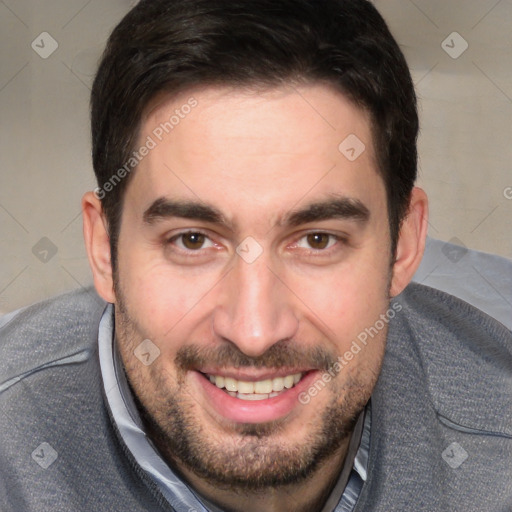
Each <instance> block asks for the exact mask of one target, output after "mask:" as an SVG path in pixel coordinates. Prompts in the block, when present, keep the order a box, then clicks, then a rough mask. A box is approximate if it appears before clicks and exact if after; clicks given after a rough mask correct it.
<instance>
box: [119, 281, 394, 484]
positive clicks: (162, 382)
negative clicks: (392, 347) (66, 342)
mask: <svg viewBox="0 0 512 512" xmlns="http://www.w3.org/2000/svg"><path fill="white" fill-rule="evenodd" d="M116 298H117V307H116V338H117V343H118V349H119V350H120V353H121V358H122V361H123V364H124V368H125V372H126V376H127V379H128V382H129V385H130V388H131V389H132V392H133V397H134V401H135V403H136V405H137V408H138V410H139V413H140V416H141V418H142V420H143V422H144V424H145V427H146V430H147V433H148V435H149V437H150V439H151V440H152V441H153V443H154V445H155V446H156V447H157V449H158V450H159V452H160V453H161V455H162V456H163V458H164V460H166V462H167V463H168V464H169V465H170V466H171V467H172V468H173V469H174V470H175V471H177V472H178V473H180V468H181V467H183V468H186V469H188V470H189V471H191V472H192V473H194V474H195V475H197V476H198V477H199V478H201V479H203V480H205V481H206V482H208V483H209V484H211V485H213V486H215V487H217V488H220V489H225V490H229V491H233V492H240V491H264V490H265V489H268V488H270V487H272V488H276V487H284V486H288V485H292V484H299V483H301V482H304V481H305V480H307V478H308V477H310V476H311V475H312V474H313V473H314V472H315V471H316V470H317V469H318V468H319V466H321V464H322V462H324V461H325V460H326V459H328V458H329V457H332V456H333V454H335V453H336V452H338V450H339V449H340V447H341V446H342V444H343V443H344V441H345V440H346V439H347V437H348V436H349V435H350V434H351V432H352V430H353V428H354V425H355V423H356V421H357V419H358V417H359V415H360V413H361V411H362V410H363V409H364V407H365V405H366V404H367V402H368V400H369V398H370V395H371V392H372V390H373V387H374V385H375V383H376V380H377V377H378V373H379V370H380V365H379V368H375V369H372V370H371V371H368V369H365V371H359V372H357V373H356V372H351V373H350V374H349V376H348V377H347V376H345V375H344V374H343V372H344V371H346V370H342V372H341V376H342V377H343V378H345V380H344V382H343V383H339V385H338V386H336V385H335V384H336V381H337V379H333V381H332V382H331V384H332V387H331V388H328V387H326V388H325V389H323V390H322V391H321V393H330V396H331V398H330V401H329V404H328V405H327V406H326V407H325V408H324V410H323V412H322V413H321V414H319V415H317V416H314V419H313V420H311V421H310V424H309V425H308V426H307V429H306V430H307V431H308V434H307V436H306V437H305V438H304V439H302V440H300V442H297V443H295V444H289V443H286V432H285V430H286V427H287V424H286V420H281V421H280V420H276V421H273V422H267V423H261V424H238V425H233V426H232V428H231V432H230V433H228V434H226V435H222V434H223V433H222V432H221V431H220V430H219V429H215V432H214V429H213V428H210V429H209V428H208V426H207V425H203V424H201V423H200V422H199V421H198V415H197V413H196V412H195V411H194V408H197V407H198V404H197V403H196V401H195V400H194V397H192V396H191V394H190V392H188V390H187V387H186V383H184V382H183V380H182V379H178V380H180V382H178V380H177V379H176V378H174V377H173V376H171V375H170V374H168V373H167V372H165V370H163V369H162V366H161V365H160V364H158V361H157V362H155V363H153V364H152V365H151V366H149V367H144V368H142V367H141V365H140V362H139V361H138V360H137V359H136V358H135V357H134V356H133V349H134V348H135V346H136V345H137V341H136V340H139V341H140V340H141V339H144V338H145V336H143V335H142V333H141V331H140V329H139V328H138V324H137V322H136V321H135V319H134V317H133V316H131V315H130V314H129V312H128V310H127V308H126V304H125V302H124V300H123V298H122V294H120V293H119V290H118V291H116ZM383 334H384V335H385V333H383ZM240 357H244V356H240ZM326 364H327V363H326ZM178 374H179V372H178ZM180 384H181V385H180ZM314 403H315V399H314V398H313V399H312V400H311V405H309V404H308V405H300V406H299V407H310V406H313V407H314Z"/></svg>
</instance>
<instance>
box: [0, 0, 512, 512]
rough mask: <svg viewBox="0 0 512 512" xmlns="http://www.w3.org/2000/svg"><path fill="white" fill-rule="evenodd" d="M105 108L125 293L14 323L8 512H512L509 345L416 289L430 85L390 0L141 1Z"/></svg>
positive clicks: (116, 271)
mask: <svg viewBox="0 0 512 512" xmlns="http://www.w3.org/2000/svg"><path fill="white" fill-rule="evenodd" d="M91 108H92V135H93V164H94V170H95V173H96V176H97V180H98V188H97V189H96V190H95V192H94V193H92V192H90V193H87V194H85V196H84V198H83V202H82V207H83V214H84V236H85V243H86V247H87V252H88V256H89V261H90V265H91V269H92V272H93V277H94V284H95V288H96V291H97V293H98V294H99V296H100V297H101V299H103V300H100V299H99V298H98V297H96V296H92V295H90V294H88V293H86V292H77V293H73V294H71V295H67V296H64V297H61V298H57V299H52V300H50V301H48V302H46V303H42V304H38V305H35V306H32V307H30V308H27V309H25V310H23V311H21V312H19V313H18V314H17V315H15V316H14V318H12V319H11V320H10V321H9V322H8V323H7V324H6V325H4V327H3V329H2V331H1V344H0V349H1V350H2V353H1V356H2V357H1V360H2V379H1V382H2V383H1V384H0V391H1V395H0V400H1V403H2V410H3V417H2V433H3V436H4V440H3V441H4V442H3V443H2V448H1V460H2V473H3V474H2V487H1V491H0V504H1V509H2V510H5V511H21V510H23V511H30V512H31V511H46V510H63V511H64V510H66V511H68V510H69V511H71V510H73V511H91V510H94V511H96V510H109V511H110V510H112V511H113V510H123V511H125V510H129V511H164V510H176V511H178V512H185V511H189V512H191V511H199V510H201V511H205V510H207V511H237V512H238V511H244V512H252V511H258V512H259V511H265V512H266V511H268V512H271V511H279V512H286V511H294V512H296V511H304V512H306V511H308V512H309V511H321V512H333V511H336V512H342V511H343V512H345V511H389V510H400V511H405V510H407V511H409V510H414V511H441V510H442V511H444V510H446V511H454V510H461V511H462V510H464V511H484V510H485V511H496V512H498V511H504V510H511V509H512V478H511V477H512V470H511V468H512V401H511V396H512V394H511V393H512V337H511V334H510V332H509V331H508V330H507V329H506V328H505V327H503V326H502V325H501V324H499V323H498V322H496V321H494V320H492V319H491V318H490V317H488V316H486V315H485V314H483V313H481V312H480V311H478V310H476V309H474V308H472V307H471V306H469V305H468V304H466V303H464V302H462V301H460V300H458V299H455V298H454V297H451V296H449V295H446V294H444V293H442V292H440V291H435V290H433V289H430V288H426V287H422V286H419V285H411V286H409V287H408V284H409V282H410V281H411V279H412V276H413V274H414V272H415V270H416V269H417V267H418V265H419V263H420V260H421V257H422V254H423V249H424V244H425V237H426V224H427V199H426V196H425V194H424V192H423V191H422V190H420V189H419V188H415V187H414V182H415V178H416V137H417V131H418V121H417V113H416V102H415V94H414V89H413V86H412V81H411V78H410V75H409V72H408V69H407V66H406V63H405V60H404V58H403V56H402V54H401V52H400V50H399V48H398V46H397V44H396V43H395V41H394V40H393V38H392V36H391V35H390V33H389V32H388V30H387V27H386V25H385V23H384V21H383V20H382V18H381V17H380V15H379V14H378V13H377V12H376V10H375V9H374V7H373V6H372V5H371V4H370V3H369V2H367V1H364V0H326V1H323V2H318V1H314V0H294V1H289V0H278V1H276V0H273V1H268V0H251V1H240V2H236V1H234V2H233V1H228V0H183V1H181V2H177V1H169V0H152V1H143V2H140V3H139V4H138V5H137V6H136V7H135V8H134V9H133V10H132V11H131V12H130V13H128V15H127V16H126V17H125V18H124V19H123V20H122V21H121V23H120V24H119V25H118V26H117V27H116V29H115V30H114V32H113V33H112V35H111V37H110V39H109V42H108V45H107V48H106V51H105V54H104V56H103V59H102V61H101V63H100V66H99V71H98V74H97V76H96V80H95V83H94V87H93V91H92V101H91ZM106 304H108V305H107V306H106Z"/></svg>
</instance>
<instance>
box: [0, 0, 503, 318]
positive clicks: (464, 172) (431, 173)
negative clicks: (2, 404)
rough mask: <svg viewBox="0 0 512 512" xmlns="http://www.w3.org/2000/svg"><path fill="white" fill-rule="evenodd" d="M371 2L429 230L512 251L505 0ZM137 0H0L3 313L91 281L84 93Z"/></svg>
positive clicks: (0, 297)
mask: <svg viewBox="0 0 512 512" xmlns="http://www.w3.org/2000/svg"><path fill="white" fill-rule="evenodd" d="M374 3H375V4H376V6H377V7H378V8H379V9H380V11H381V12H382V14H383V15H384V17H385V18H386V20H387V21H388V23H389V25H390V27H391V29H392V32H393V33H394V34H395V36H396V38H397V39H398V41H399V43H400V44H401V46H402V47H403V50H404V52H405V54H406V56H407V59H408V61H409V64H410V66H411V68H412V72H413V76H414V79H415V82H416V84H417V90H418V94H419V97H420V102H421V104H420V106H421V119H422V134H421V139H420V153H421V179H420V184H421V185H422V186H423V187H424V188H425V189H426V190H427V192H428V194H429V196H430V200H431V222H430V235H431V236H433V237H435V238H439V239H442V240H445V241H448V240H452V241H455V242H456V243H459V244H464V245H466V246H468V247H471V248H475V249H479V250H482V251H486V252H492V253H496V254H500V255H502V256H505V257H508V258H512V236H511V226H512V222H511V221H512V39H511V35H510V34H511V32H510V31H511V27H512V0H501V1H498V0H414V1H413V0H375V2H374ZM132 4H133V2H128V1H122V0H109V1H100V0H89V1H88V0H65V1H64V0H45V1H36V0H0V112H1V125H0V164H1V167H0V254H1V265H0V313H1V312H7V311H11V310H13V309H16V308H18V307H21V306H23V305H26V304H28V303H31V302H34V301H36V300H39V299H42V298H45V297H48V296H51V295H53V294H56V293H59V292H63V291H66V290H69V289H73V288H76V287H78V286H84V285H88V284H90V283H91V278H90V272H89V268H88V265H87V260H86V257H85V251H84V247H83V242H82V233H81V214H80V198H81V195H82V193H83V192H84V191H85V190H87V189H92V188H93V187H94V180H93V173H92V168H91V162H90V146H89V131H88V130H89V127H88V98H89V92H90V85H91V82H92V77H93V73H94V69H95V65H96V62H97V59H98V57H99V55H100V52H101V50H102V47H103V44H104V42H105V40H106V38H107V36H108V34H109V32H110V30H111V29H112V28H113V27H114V25H115V24H116V23H117V22H118V21H119V20H120V19H121V17H122V16H123V15H124V13H126V12H127V11H128V9H129V8H130V6H131V5H132ZM45 32H46V33H47V34H43V33H45ZM454 32H456V33H457V34H454ZM41 34H42V35H41ZM443 41H444V43H443ZM57 45H58V46H57ZM466 46H467V48H466ZM53 49H54V51H53V53H51V55H48V54H49V53H50V52H51V51H52V50H53ZM463 50H465V51H463ZM42 57H46V58H42Z"/></svg>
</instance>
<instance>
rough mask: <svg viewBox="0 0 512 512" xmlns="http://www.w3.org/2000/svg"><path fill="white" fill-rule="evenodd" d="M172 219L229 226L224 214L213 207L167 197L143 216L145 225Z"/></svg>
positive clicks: (153, 204) (154, 204)
mask: <svg viewBox="0 0 512 512" xmlns="http://www.w3.org/2000/svg"><path fill="white" fill-rule="evenodd" d="M170 217H181V218H183V219H192V220H200V221H203V222H210V223H213V224H228V223H227V221H226V219H224V216H223V215H222V213H221V212H220V211H219V210H217V209H216V208H214V207H213V206H208V205H206V204H203V203H200V202H196V201H182V200H180V201H174V200H171V199H167V198H165V197H160V198H158V199H157V200H156V201H154V202H153V203H152V204H151V206H150V207H149V208H148V209H147V210H145V211H144V213H143V215H142V219H143V221H144V223H145V224H149V225H152V224H156V223H157V222H158V221H160V220H164V219H167V218H170Z"/></svg>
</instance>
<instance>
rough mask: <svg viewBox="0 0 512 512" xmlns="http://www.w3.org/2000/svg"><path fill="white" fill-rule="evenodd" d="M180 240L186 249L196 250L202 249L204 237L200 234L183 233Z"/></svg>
mask: <svg viewBox="0 0 512 512" xmlns="http://www.w3.org/2000/svg"><path fill="white" fill-rule="evenodd" d="M181 240H182V242H181V243H182V244H183V246H184V247H185V248H186V249H190V250H197V249H201V248H202V247H203V245H204V243H205V240H206V237H205V236H204V235H203V234H202V233H184V234H183V235H181Z"/></svg>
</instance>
